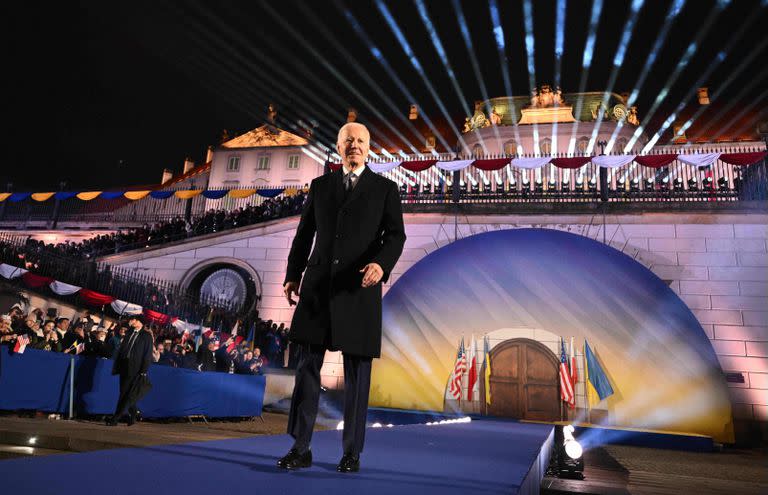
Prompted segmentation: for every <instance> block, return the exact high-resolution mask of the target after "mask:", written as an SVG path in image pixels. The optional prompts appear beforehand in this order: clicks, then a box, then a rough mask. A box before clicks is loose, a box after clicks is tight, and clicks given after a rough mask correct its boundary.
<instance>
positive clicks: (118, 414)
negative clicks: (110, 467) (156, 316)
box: [107, 315, 154, 426]
mask: <svg viewBox="0 0 768 495" xmlns="http://www.w3.org/2000/svg"><path fill="white" fill-rule="evenodd" d="M128 326H129V327H130V328H131V329H132V330H133V331H131V332H129V333H127V334H126V335H125V337H124V338H123V340H122V342H121V343H120V348H119V349H118V351H117V356H116V357H115V362H114V364H113V365H112V374H113V375H118V374H119V375H120V396H119V399H118V401H117V406H116V407H115V414H114V415H113V416H112V417H111V418H109V419H108V420H107V425H108V426H115V425H116V424H117V422H118V421H120V419H121V418H122V417H123V416H125V415H126V414H128V426H130V425H132V424H134V423H135V422H136V415H137V413H138V410H137V409H136V403H137V402H138V401H139V400H140V399H141V397H142V396H143V395H144V394H145V393H146V392H147V391H148V389H149V387H150V386H151V385H150V383H149V379H148V377H147V371H148V370H149V365H150V364H152V349H153V347H154V339H153V337H152V333H151V332H149V331H148V330H145V329H144V322H143V321H142V319H141V317H140V316H136V315H134V316H131V317H130V318H128Z"/></svg>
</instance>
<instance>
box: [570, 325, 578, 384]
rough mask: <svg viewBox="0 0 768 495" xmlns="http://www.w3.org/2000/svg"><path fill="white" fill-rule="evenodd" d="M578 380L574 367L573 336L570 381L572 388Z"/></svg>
mask: <svg viewBox="0 0 768 495" xmlns="http://www.w3.org/2000/svg"><path fill="white" fill-rule="evenodd" d="M578 381H579V370H578V369H576V347H574V345H573V337H571V383H572V384H573V388H574V389H575V388H576V382H578Z"/></svg>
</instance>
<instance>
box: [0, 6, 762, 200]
mask: <svg viewBox="0 0 768 495" xmlns="http://www.w3.org/2000/svg"><path fill="white" fill-rule="evenodd" d="M425 3H426V11H427V13H428V16H429V18H430V20H431V22H432V23H433V24H434V26H435V29H436V31H437V34H438V36H439V38H440V41H441V42H442V44H443V46H444V48H445V53H446V55H447V58H448V60H449V61H450V64H451V66H452V69H453V72H454V74H455V75H456V80H457V82H458V84H459V86H460V88H461V91H462V99H463V100H464V103H462V101H461V100H460V99H459V97H458V96H457V94H456V92H455V90H454V86H453V85H452V83H451V80H450V78H449V76H448V72H447V71H446V69H445V67H444V65H443V62H442V61H441V58H440V57H439V56H438V53H437V51H436V49H435V47H434V45H433V43H432V41H431V39H430V36H429V33H428V31H427V29H426V28H425V24H424V22H423V21H422V17H421V16H420V14H419V11H418V9H417V3H416V2H414V1H411V0H397V1H396V0H386V2H385V3H384V4H385V5H386V9H388V11H389V12H391V17H392V18H393V19H394V20H395V22H396V23H397V24H398V26H399V28H400V30H401V31H402V32H403V33H404V35H405V38H406V40H407V42H408V44H409V46H410V47H411V49H412V50H413V54H414V55H415V58H416V59H417V60H418V63H419V64H420V66H421V67H422V68H423V72H424V73H425V74H426V76H427V78H428V79H429V81H430V83H431V86H432V87H433V88H434V89H435V91H436V92H437V94H438V97H439V99H440V100H441V101H442V103H443V105H444V107H445V109H446V111H447V113H448V114H449V116H450V117H451V119H450V120H447V119H445V117H444V116H443V113H442V111H441V109H440V108H439V106H438V105H437V104H436V101H435V99H434V98H433V97H432V96H431V94H430V91H429V89H428V86H427V85H426V84H425V83H424V81H423V78H422V76H421V75H420V74H419V72H418V71H417V70H416V69H414V66H413V65H412V63H411V61H409V58H408V56H407V55H406V53H405V51H404V49H403V47H402V45H401V43H400V42H399V41H398V38H397V37H396V36H395V35H394V34H393V31H392V30H391V29H390V27H389V25H388V23H387V21H386V18H385V16H384V15H383V14H382V10H381V9H380V6H379V5H377V2H375V1H367V0H366V1H346V2H343V1H341V0H339V1H334V0H317V1H311V2H310V1H306V2H294V1H289V0H282V1H279V2H261V1H254V0H251V1H247V2H201V3H186V2H136V1H133V2H119V3H118V2H95V1H94V2H78V3H75V2H56V3H50V4H48V3H46V4H38V3H29V2H16V3H14V5H13V6H12V7H10V8H9V10H8V12H7V15H6V29H5V32H4V35H3V36H4V37H5V38H6V39H5V40H4V41H5V42H4V46H5V47H6V50H7V53H6V56H5V57H4V58H5V60H6V65H5V66H6V71H5V73H6V80H7V81H9V82H10V91H7V92H6V102H7V103H6V107H7V108H9V109H10V110H9V111H8V112H7V114H8V115H9V117H10V118H9V119H7V123H8V124H9V125H10V127H11V131H10V133H8V134H6V136H7V137H8V139H7V140H6V142H5V143H4V144H5V155H6V156H5V164H4V165H3V166H2V172H0V188H2V189H3V190H4V188H5V185H6V184H7V183H8V182H12V183H13V190H14V191H22V190H27V191H45V190H55V189H57V188H58V184H59V182H60V181H62V180H65V181H67V187H66V188H67V189H85V188H108V187H117V186H120V185H122V184H133V185H136V184H155V183H158V182H159V181H160V177H161V173H162V169H163V168H171V169H172V170H173V171H174V173H179V172H180V171H181V168H182V164H183V161H184V157H185V156H191V157H192V159H193V160H195V161H196V162H197V163H201V162H202V161H203V158H204V156H205V149H206V147H207V146H208V145H210V144H218V143H219V142H220V140H221V134H222V130H223V129H228V130H229V131H230V134H237V133H239V132H244V131H247V130H250V129H252V128H254V127H257V126H259V125H261V124H262V123H263V122H264V119H265V112H266V107H267V104H268V103H269V102H274V103H275V104H276V105H277V107H278V115H279V124H280V126H281V127H283V128H286V129H288V130H290V125H291V124H295V123H296V122H297V121H299V120H303V121H304V122H309V121H311V120H314V121H315V122H317V124H318V128H317V130H316V137H318V139H319V140H320V141H321V142H323V143H324V144H331V142H332V141H333V139H334V137H335V132H336V130H337V129H338V126H339V125H340V124H341V123H343V122H344V121H345V120H346V112H347V108H348V107H350V106H352V107H355V108H356V109H357V111H358V114H359V120H360V121H362V122H365V123H367V124H369V125H370V126H371V127H372V128H373V129H374V135H373V139H374V140H379V142H380V143H381V144H385V145H388V146H397V147H400V146H403V143H402V142H401V141H400V140H399V138H398V137H397V136H396V135H395V133H394V132H392V130H391V127H395V128H397V129H398V130H399V131H400V132H401V133H402V134H403V135H404V136H405V137H406V138H407V139H409V140H411V141H412V142H413V143H418V142H419V138H418V136H416V134H415V133H413V132H411V130H409V129H408V128H407V126H406V125H405V124H404V120H403V119H407V114H408V108H409V105H410V104H411V103H414V101H411V98H409V97H407V96H406V95H405V94H404V92H403V91H402V90H401V88H400V87H399V86H398V85H397V84H396V83H395V82H394V80H393V78H392V77H390V74H389V69H386V68H385V67H384V66H383V64H382V63H380V61H379V60H377V58H376V57H375V56H374V52H373V51H372V50H371V49H370V47H369V45H368V44H367V42H366V41H364V40H363V38H362V37H361V36H360V35H359V33H358V32H357V31H356V30H355V29H354V28H353V24H352V21H351V19H352V18H354V19H356V20H357V22H358V23H359V26H360V28H361V29H362V30H363V31H364V32H365V35H366V36H367V37H368V41H370V42H371V43H373V44H374V45H375V46H376V47H377V48H378V50H379V51H380V55H381V56H382V57H383V59H385V60H386V62H387V64H388V66H389V68H390V69H391V70H392V71H394V73H395V74H396V76H397V78H398V79H399V80H400V81H401V82H402V83H403V84H404V85H405V86H406V87H407V91H409V92H410V93H411V95H412V97H413V98H414V99H415V100H416V102H417V103H418V104H419V106H420V110H421V112H422V113H426V114H427V115H428V116H429V117H430V118H431V119H432V120H434V121H435V122H436V124H437V125H438V127H439V128H440V129H443V130H444V131H445V137H446V139H447V140H448V141H449V142H455V137H453V133H452V132H450V131H448V129H449V122H450V123H451V124H452V125H455V126H457V127H460V126H461V123H462V122H463V120H464V117H465V111H464V106H465V104H466V105H467V106H468V107H469V108H472V107H473V102H474V101H475V100H480V99H483V91H482V90H481V87H480V85H479V84H478V82H477V78H476V76H475V72H474V69H473V63H472V56H471V55H470V52H469V51H468V49H467V46H466V44H465V41H464V39H463V37H462V35H461V30H460V25H459V23H458V22H457V13H456V9H455V6H454V5H453V4H454V2H453V1H452V0H440V1H426V2H425ZM498 3H499V14H500V18H501V22H502V27H503V32H504V45H505V48H504V54H505V58H506V63H507V64H508V66H509V75H510V82H511V86H512V92H513V94H515V95H525V94H529V91H530V89H529V73H528V69H527V55H526V53H527V52H526V47H525V39H524V38H525V25H524V24H525V23H524V18H525V17H524V9H523V3H522V2H517V1H513V2H507V1H498ZM720 3H723V2H720ZM767 3H768V2H766V1H759V0H734V1H732V2H730V4H728V5H727V6H725V8H724V9H723V10H722V12H720V13H719V14H717V15H716V17H714V18H711V19H710V21H712V22H711V27H710V28H709V29H708V30H706V31H705V30H703V29H702V27H703V26H704V25H705V24H706V21H707V19H708V18H709V17H710V15H711V13H712V12H713V11H714V10H715V9H716V8H717V4H718V3H717V2H716V1H714V0H688V1H687V2H685V3H684V7H683V9H682V10H681V11H680V12H679V13H678V15H677V16H676V17H675V18H674V19H673V21H672V22H673V24H672V27H671V30H670V32H669V36H668V38H667V40H666V42H665V43H664V44H663V46H662V48H661V50H660V51H659V52H658V56H657V59H656V62H655V64H654V65H653V66H652V67H651V70H650V73H649V75H648V77H647V79H646V81H645V83H644V84H643V86H642V87H641V88H640V95H639V98H638V101H637V106H638V112H639V115H640V118H641V119H642V118H644V117H645V116H646V115H647V111H648V109H649V108H650V107H651V105H652V103H653V100H654V99H655V98H656V96H657V95H658V94H659V93H660V92H661V91H662V90H663V88H664V86H665V84H666V82H667V80H668V78H669V77H670V75H671V74H672V73H673V72H674V70H675V68H676V67H677V65H678V64H679V63H680V61H681V60H682V59H683V58H684V55H685V52H686V50H687V49H688V47H689V46H690V44H691V43H692V42H694V40H695V39H696V38H697V37H700V39H699V40H698V42H697V44H696V47H695V51H693V52H692V53H691V55H692V56H691V57H690V60H689V61H688V64H687V65H686V66H685V67H683V69H682V71H681V72H680V75H679V77H678V78H677V80H676V82H675V83H674V84H673V85H672V86H671V87H669V88H668V96H667V97H666V98H665V99H664V102H663V104H662V105H661V107H660V109H659V110H658V111H657V112H656V115H655V116H654V117H653V119H652V120H651V122H650V123H649V125H648V127H647V129H646V134H647V135H649V136H650V135H651V134H652V133H654V132H656V130H657V129H658V128H659V126H660V125H661V123H662V122H663V121H664V120H665V119H666V118H667V117H669V115H670V113H671V112H673V111H674V110H675V108H676V107H677V106H678V104H679V103H680V102H681V100H683V99H684V96H685V95H686V94H687V93H688V92H689V91H690V90H691V89H692V88H695V87H696V86H695V84H696V81H697V79H699V77H700V76H701V75H702V73H703V72H704V71H706V70H707V69H708V68H709V67H711V66H712V65H713V64H716V68H715V69H714V70H713V71H712V73H711V74H710V75H709V76H708V77H707V78H706V80H705V81H704V82H703V83H702V84H701V85H702V86H707V87H709V88H710V96H711V95H712V94H713V93H714V92H715V91H717V90H718V88H721V87H722V88H723V90H722V94H721V95H720V97H719V99H718V100H717V101H713V103H712V106H711V108H709V109H707V111H705V112H704V113H703V114H702V115H701V117H699V119H698V120H697V121H695V122H694V125H693V127H692V128H691V129H690V130H689V131H688V136H689V137H692V136H693V137H695V136H697V132H696V131H697V129H700V128H701V124H702V123H706V122H708V121H710V120H711V117H712V116H713V115H716V114H717V113H718V112H719V111H720V110H721V109H723V108H724V107H727V105H728V104H730V103H732V102H735V103H736V104H735V105H732V106H731V108H730V110H729V109H728V108H725V110H726V112H725V114H724V117H723V118H722V120H723V122H725V121H728V120H730V119H731V118H732V117H734V116H738V115H737V114H738V113H739V111H741V110H743V109H745V108H746V112H745V113H744V115H743V116H741V119H740V121H739V124H738V125H735V126H733V127H732V128H731V129H730V130H728V132H730V133H735V132H736V131H737V130H738V129H739V128H744V129H745V130H744V132H743V133H742V135H743V136H746V135H755V133H754V128H755V125H753V124H756V122H757V120H758V119H760V120H765V118H766V116H765V111H766V107H768V105H767V104H766V103H767V102H768V93H767V92H766V87H767V86H768V84H766V83H768V72H767V71H766V65H765V60H768V50H766V39H767V38H766V35H765V29H766V28H765V26H766V21H768V8H766V4H767ZM631 4H632V2H631V1H629V0H604V2H603V8H602V11H601V12H600V16H599V24H598V28H597V35H596V39H595V49H594V53H593V60H592V66H591V69H590V71H589V74H588V77H587V78H586V79H585V87H584V89H585V91H602V90H605V89H606V88H607V86H608V81H609V79H610V75H611V72H612V67H613V60H614V56H615V55H616V52H617V48H618V46H619V41H620V39H621V37H622V33H623V32H624V30H625V24H626V22H627V19H628V15H629V13H630V6H631ZM671 4H672V2H671V1H669V0H663V1H662V0H646V1H645V2H644V5H643V6H642V9H641V10H640V12H639V17H638V19H637V23H636V25H635V27H634V30H633V31H632V36H631V38H630V41H629V44H628V45H627V51H626V56H625V59H624V63H623V64H622V66H621V67H620V69H619V71H618V73H617V78H616V83H615V85H614V88H613V91H614V92H617V93H623V92H627V93H628V92H630V91H632V89H633V88H634V86H635V83H636V82H637V79H638V76H639V75H640V73H641V71H642V69H643V66H644V64H645V63H646V61H647V60H648V58H649V56H650V50H651V47H652V45H653V44H654V41H655V40H656V38H657V36H658V34H659V32H660V30H661V28H662V25H663V24H664V19H665V16H666V15H667V12H668V11H669V10H670V5H671ZM460 5H461V10H462V12H463V15H464V17H465V18H466V24H467V26H468V30H469V35H470V37H471V42H472V44H473V51H472V55H473V56H474V58H475V60H476V61H477V65H478V67H479V68H480V72H481V75H482V80H483V82H484V85H485V87H486V93H487V95H488V96H489V97H495V96H503V95H506V94H507V93H508V91H507V90H506V88H505V85H504V80H503V77H502V69H501V66H500V62H499V54H498V51H497V43H496V40H495V38H494V31H493V25H492V23H491V14H490V9H489V2H487V1H478V0H474V1H464V2H460ZM532 5H533V38H534V40H533V41H534V53H535V75H534V80H535V84H536V85H541V84H554V83H555V32H556V26H555V11H556V1H555V0H533V1H532ZM591 9H592V2H591V1H570V0H569V1H568V2H567V10H566V18H565V38H564V47H565V49H564V53H563V56H562V64H561V81H560V86H561V87H562V89H563V92H564V93H570V92H577V91H579V89H580V88H579V86H580V81H581V80H582V73H583V66H582V62H583V58H584V52H585V44H586V41H587V36H588V33H589V22H590V12H591ZM742 28H746V29H742ZM726 47H728V48H729V50H728V52H727V53H725V52H724V48H726ZM719 53H720V57H719V58H718V54H719ZM753 55H754V57H753V58H752V59H751V61H749V62H748V63H747V64H746V65H742V66H741V67H740V64H742V62H743V61H744V60H745V59H747V58H748V57H750V56H753ZM720 59H721V60H720ZM739 68H741V69H742V70H741V71H740V72H739V73H737V74H735V78H734V79H732V80H731V82H730V84H728V85H727V86H725V84H726V82H727V81H728V79H729V77H732V76H734V73H735V71H736V70H737V69H739ZM366 76H367V77H366ZM341 79H344V80H346V81H347V83H348V84H349V86H351V87H348V86H347V85H346V84H344V83H343V82H342V81H341ZM370 81H374V82H375V83H376V84H377V85H378V86H379V87H380V89H381V90H382V93H383V94H384V95H386V98H387V99H388V100H389V101H390V102H391V104H392V106H393V107H394V108H392V107H390V105H389V104H387V102H386V101H385V99H384V98H383V97H382V95H381V94H379V92H378V91H377V88H375V87H373V86H372V85H371V84H370ZM750 84H751V85H752V86H751V88H746V89H745V86H747V85H750ZM698 108H699V106H698V103H697V101H696V98H695V95H694V97H693V98H691V99H690V100H687V105H686V107H685V108H684V110H683V111H682V112H681V115H682V117H680V118H681V119H683V120H684V118H685V117H687V116H688V115H690V114H692V113H693V112H694V111H696V110H697V109H698ZM376 111H378V112H379V113H380V115H376ZM390 126H391V127H390ZM417 127H418V128H419V129H422V128H424V127H425V126H424V124H423V123H419V124H417ZM721 127H722V123H719V124H717V125H713V126H710V129H709V130H708V131H707V137H711V138H716V137H718V136H719V137H722V135H723V129H721ZM377 129H378V130H380V132H379V133H378V134H377V133H376V130H377ZM726 134H727V132H726ZM670 137H671V134H670V133H669V132H668V133H667V134H666V135H665V137H664V138H662V140H661V141H660V142H661V143H666V142H667V141H669V139H670Z"/></svg>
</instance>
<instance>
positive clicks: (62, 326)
mask: <svg viewBox="0 0 768 495" xmlns="http://www.w3.org/2000/svg"><path fill="white" fill-rule="evenodd" d="M57 326H58V327H59V328H60V329H61V330H62V331H64V332H66V331H67V330H68V329H69V320H68V319H67V318H64V319H63V320H59V324H58V325H57Z"/></svg>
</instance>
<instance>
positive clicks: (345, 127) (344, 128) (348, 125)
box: [336, 122, 371, 144]
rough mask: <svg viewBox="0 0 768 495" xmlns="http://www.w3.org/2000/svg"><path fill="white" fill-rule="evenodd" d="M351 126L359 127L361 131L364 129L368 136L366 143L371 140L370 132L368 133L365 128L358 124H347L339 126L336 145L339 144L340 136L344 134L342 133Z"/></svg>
mask: <svg viewBox="0 0 768 495" xmlns="http://www.w3.org/2000/svg"><path fill="white" fill-rule="evenodd" d="M352 126H360V127H362V128H363V129H365V133H366V134H368V141H370V140H371V131H369V130H368V128H367V127H365V126H364V125H363V124H361V123H360V122H347V123H346V124H344V125H343V126H341V129H339V133H338V134H337V135H336V144H339V143H341V136H342V134H344V131H346V130H347V129H348V128H350V127H352Z"/></svg>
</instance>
